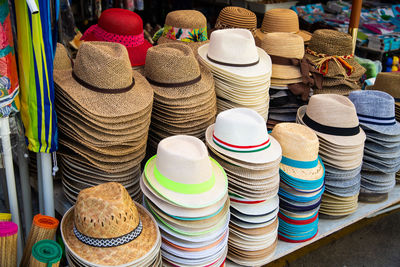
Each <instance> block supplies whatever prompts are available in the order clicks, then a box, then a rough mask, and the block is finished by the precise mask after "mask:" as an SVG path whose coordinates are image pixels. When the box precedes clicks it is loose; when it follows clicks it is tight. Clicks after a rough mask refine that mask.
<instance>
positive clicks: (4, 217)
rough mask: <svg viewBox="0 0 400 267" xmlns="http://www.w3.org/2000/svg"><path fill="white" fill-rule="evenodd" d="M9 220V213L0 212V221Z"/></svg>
mask: <svg viewBox="0 0 400 267" xmlns="http://www.w3.org/2000/svg"><path fill="white" fill-rule="evenodd" d="M9 221H11V214H10V213H0V222H9Z"/></svg>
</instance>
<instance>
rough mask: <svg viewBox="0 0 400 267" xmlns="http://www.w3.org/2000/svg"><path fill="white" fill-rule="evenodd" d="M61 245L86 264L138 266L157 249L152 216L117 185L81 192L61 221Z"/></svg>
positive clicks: (156, 231)
mask: <svg viewBox="0 0 400 267" xmlns="http://www.w3.org/2000/svg"><path fill="white" fill-rule="evenodd" d="M61 234H62V238H63V241H64V244H65V246H66V248H67V250H68V251H69V253H71V254H72V255H73V256H74V258H76V259H78V260H79V261H81V262H82V263H84V264H86V265H92V266H93V265H107V266H110V265H122V264H130V265H133V264H136V265H137V266H141V262H143V261H145V260H146V259H147V258H148V257H149V256H150V255H151V254H152V253H153V252H154V250H158V249H159V240H160V233H159V230H158V227H157V224H156V222H155V221H154V219H153V217H152V216H151V215H150V214H149V212H148V211H147V210H145V209H144V208H143V207H142V206H141V205H139V204H137V203H135V202H134V201H132V199H131V198H130V196H129V194H128V192H127V191H126V189H125V188H124V187H123V186H122V185H121V184H118V183H105V184H102V185H99V186H95V187H92V188H88V189H84V190H82V191H81V192H80V193H79V196H78V200H77V201H76V205H75V206H73V207H72V208H71V209H70V210H69V211H68V212H67V213H66V214H65V215H64V217H63V219H62V221H61Z"/></svg>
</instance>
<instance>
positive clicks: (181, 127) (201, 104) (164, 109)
mask: <svg viewBox="0 0 400 267" xmlns="http://www.w3.org/2000/svg"><path fill="white" fill-rule="evenodd" d="M145 76H146V78H147V80H148V81H149V82H150V84H151V86H152V87H153V90H154V106H153V112H152V119H151V126H150V134H149V148H150V149H151V150H152V151H151V152H153V153H152V154H154V153H155V151H156V150H157V144H158V143H159V142H160V141H161V140H162V139H163V138H166V137H168V136H171V135H176V134H186V135H193V136H195V137H197V138H200V139H202V140H204V132H205V130H206V129H207V127H208V126H209V125H211V124H212V123H214V121H215V115H216V112H217V109H216V97H215V91H214V80H213V77H212V74H211V73H210V71H208V70H207V69H206V68H205V67H203V66H200V65H199V63H198V61H197V60H196V58H195V56H194V54H193V52H192V50H191V49H190V48H189V47H187V46H185V45H182V44H177V43H166V44H161V45H157V46H155V47H153V48H151V49H149V51H148V53H147V58H146V66H145Z"/></svg>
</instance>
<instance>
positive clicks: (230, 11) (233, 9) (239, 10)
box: [217, 6, 257, 29]
mask: <svg viewBox="0 0 400 267" xmlns="http://www.w3.org/2000/svg"><path fill="white" fill-rule="evenodd" d="M218 22H219V23H222V24H225V25H229V26H232V27H237V28H248V29H250V28H256V27H257V16H256V14H254V13H253V12H252V11H250V10H248V9H246V8H243V7H238V6H227V7H224V8H223V9H222V10H221V12H220V13H219V15H218V18H217V23H218Z"/></svg>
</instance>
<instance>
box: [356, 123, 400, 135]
mask: <svg viewBox="0 0 400 267" xmlns="http://www.w3.org/2000/svg"><path fill="white" fill-rule="evenodd" d="M360 125H361V126H362V127H363V128H367V129H368V130H373V131H375V132H377V133H380V134H384V135H393V136H395V135H400V123H399V122H397V121H396V123H395V124H394V125H375V124H369V123H364V122H360Z"/></svg>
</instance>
